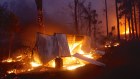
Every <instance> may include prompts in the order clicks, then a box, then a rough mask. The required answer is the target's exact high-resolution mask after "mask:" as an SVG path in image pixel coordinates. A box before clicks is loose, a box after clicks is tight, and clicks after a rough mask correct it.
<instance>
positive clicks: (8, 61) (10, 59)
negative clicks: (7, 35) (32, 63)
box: [2, 58, 14, 63]
mask: <svg viewBox="0 0 140 79" xmlns="http://www.w3.org/2000/svg"><path fill="white" fill-rule="evenodd" d="M2 62H3V63H4V62H7V63H11V62H14V60H13V59H12V58H8V59H6V60H3V61H2Z"/></svg>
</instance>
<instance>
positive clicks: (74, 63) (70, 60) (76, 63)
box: [2, 37, 99, 74]
mask: <svg viewBox="0 0 140 79" xmlns="http://www.w3.org/2000/svg"><path fill="white" fill-rule="evenodd" d="M74 38H75V37H74ZM68 45H69V49H70V53H71V56H70V57H62V59H63V69H66V70H75V69H77V68H79V67H83V66H85V65H86V64H89V63H88V62H86V61H83V60H80V59H78V58H76V57H73V55H74V54H76V53H79V54H81V55H83V56H85V57H87V58H90V59H94V60H96V59H97V58H98V57H99V56H98V55H96V53H95V52H93V51H90V52H84V51H83V50H82V45H83V40H81V41H75V40H74V41H72V42H71V43H70V42H69V41H68ZM34 52H36V53H34V57H33V59H32V58H31V55H29V56H27V55H26V56H24V55H18V56H16V57H15V58H14V59H15V60H13V59H12V58H8V59H6V60H3V61H2V62H17V61H22V62H21V63H22V64H23V65H24V66H25V67H24V68H23V69H19V70H18V69H12V70H8V71H7V73H9V74H11V73H16V74H17V73H23V72H30V71H32V70H34V69H36V68H37V67H40V66H41V67H43V66H47V67H51V68H55V60H51V61H50V62H48V63H46V64H42V63H41V61H40V59H39V56H38V55H37V53H38V52H37V51H34ZM31 60H32V61H31ZM44 70H45V71H46V69H44Z"/></svg>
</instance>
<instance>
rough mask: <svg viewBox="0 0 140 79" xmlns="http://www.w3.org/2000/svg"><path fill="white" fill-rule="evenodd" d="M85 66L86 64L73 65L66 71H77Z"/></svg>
mask: <svg viewBox="0 0 140 79" xmlns="http://www.w3.org/2000/svg"><path fill="white" fill-rule="evenodd" d="M82 66H85V64H78V65H73V66H68V67H67V68H66V69H67V70H75V69H77V68H79V67H82Z"/></svg>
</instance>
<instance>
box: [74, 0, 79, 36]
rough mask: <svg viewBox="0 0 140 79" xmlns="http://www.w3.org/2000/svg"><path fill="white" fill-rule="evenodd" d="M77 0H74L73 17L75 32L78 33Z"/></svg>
mask: <svg viewBox="0 0 140 79" xmlns="http://www.w3.org/2000/svg"><path fill="white" fill-rule="evenodd" d="M78 2H79V1H78V0H74V19H75V29H76V32H77V33H79V30H78V28H79V27H78V26H79V25H78Z"/></svg>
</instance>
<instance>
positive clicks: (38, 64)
mask: <svg viewBox="0 0 140 79" xmlns="http://www.w3.org/2000/svg"><path fill="white" fill-rule="evenodd" d="M30 64H31V66H32V67H39V66H42V64H40V63H37V62H31V63H30Z"/></svg>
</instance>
